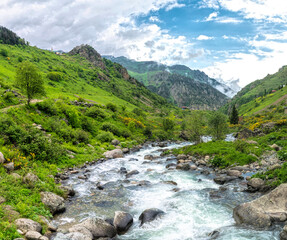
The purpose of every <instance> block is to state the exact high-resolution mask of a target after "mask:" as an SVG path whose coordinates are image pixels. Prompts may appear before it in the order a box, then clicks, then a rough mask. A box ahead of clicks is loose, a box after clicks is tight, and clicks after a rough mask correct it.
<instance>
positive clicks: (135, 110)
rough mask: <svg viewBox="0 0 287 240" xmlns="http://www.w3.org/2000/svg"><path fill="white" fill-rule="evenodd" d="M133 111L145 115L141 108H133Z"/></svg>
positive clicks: (138, 114)
mask: <svg viewBox="0 0 287 240" xmlns="http://www.w3.org/2000/svg"><path fill="white" fill-rule="evenodd" d="M133 113H134V114H136V115H137V116H145V114H144V111H143V110H142V109H140V108H135V109H134V110H133Z"/></svg>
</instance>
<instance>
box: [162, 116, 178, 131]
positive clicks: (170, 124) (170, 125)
mask: <svg viewBox="0 0 287 240" xmlns="http://www.w3.org/2000/svg"><path fill="white" fill-rule="evenodd" d="M162 125H163V129H164V130H165V131H171V130H173V129H174V127H175V123H174V121H173V120H171V119H169V118H164V119H163V121H162Z"/></svg>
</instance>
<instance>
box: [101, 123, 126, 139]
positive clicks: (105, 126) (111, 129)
mask: <svg viewBox="0 0 287 240" xmlns="http://www.w3.org/2000/svg"><path fill="white" fill-rule="evenodd" d="M101 130H104V131H106V132H111V133H113V134H114V135H116V136H118V137H120V136H121V131H120V129H119V128H118V127H117V126H115V125H114V124H112V123H109V122H105V123H103V124H102V127H101Z"/></svg>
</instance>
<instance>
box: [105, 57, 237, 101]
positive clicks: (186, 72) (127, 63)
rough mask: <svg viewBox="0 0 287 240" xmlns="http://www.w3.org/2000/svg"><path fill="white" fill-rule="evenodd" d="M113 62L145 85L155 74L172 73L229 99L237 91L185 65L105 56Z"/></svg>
mask: <svg viewBox="0 0 287 240" xmlns="http://www.w3.org/2000/svg"><path fill="white" fill-rule="evenodd" d="M103 57H104V58H107V59H109V60H111V61H113V62H117V63H119V64H121V65H122V66H124V67H125V68H127V69H128V70H129V72H130V74H131V75H132V76H133V77H135V78H137V79H138V80H139V81H141V82H143V83H144V84H145V85H149V84H148V81H149V76H150V75H153V73H154V72H159V71H166V72H170V73H176V74H180V75H182V76H185V77H190V78H192V79H194V80H195V81H198V82H201V83H206V84H209V85H210V86H212V87H213V88H215V89H217V90H218V91H220V92H221V93H223V94H224V95H226V96H228V97H233V96H234V95H235V94H236V91H235V90H233V89H232V88H231V87H229V86H227V85H226V84H225V83H223V82H219V81H217V80H215V79H213V78H210V77H208V76H207V75H206V74H205V73H204V72H202V71H200V70H192V69H190V68H189V67H187V66H185V65H173V66H167V65H164V64H160V63H157V62H153V61H142V62H137V61H134V60H131V59H128V58H126V57H113V56H103Z"/></svg>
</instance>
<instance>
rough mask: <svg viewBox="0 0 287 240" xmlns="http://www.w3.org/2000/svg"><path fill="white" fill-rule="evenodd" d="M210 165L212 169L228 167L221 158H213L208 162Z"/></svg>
mask: <svg viewBox="0 0 287 240" xmlns="http://www.w3.org/2000/svg"><path fill="white" fill-rule="evenodd" d="M210 163H211V165H212V166H214V167H225V166H226V165H228V164H227V163H226V162H225V161H224V160H223V159H222V157H219V156H215V157H214V158H213V159H211V160H210Z"/></svg>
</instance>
